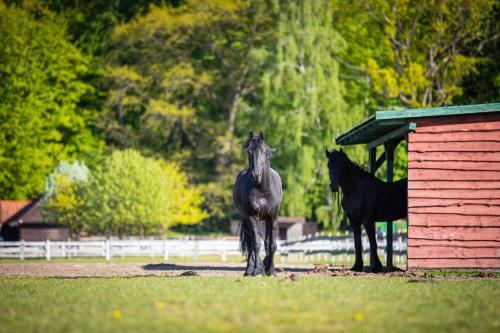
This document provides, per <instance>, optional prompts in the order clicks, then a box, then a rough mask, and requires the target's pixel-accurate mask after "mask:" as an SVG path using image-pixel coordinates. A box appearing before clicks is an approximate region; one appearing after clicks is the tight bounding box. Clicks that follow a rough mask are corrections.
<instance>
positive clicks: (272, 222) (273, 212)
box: [233, 132, 282, 275]
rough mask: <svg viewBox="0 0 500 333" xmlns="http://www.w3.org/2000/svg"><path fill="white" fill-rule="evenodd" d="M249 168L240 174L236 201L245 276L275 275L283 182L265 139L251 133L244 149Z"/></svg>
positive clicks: (261, 135) (235, 189)
mask: <svg viewBox="0 0 500 333" xmlns="http://www.w3.org/2000/svg"><path fill="white" fill-rule="evenodd" d="M244 148H245V150H246V151H247V153H248V164H249V167H248V168H247V169H245V170H242V171H240V173H239V174H238V176H237V177H236V183H235V184H234V187H233V201H234V204H235V206H236V209H237V210H238V212H239V214H240V217H241V227H240V247H241V250H242V252H243V254H244V255H246V256H247V268H246V271H245V275H264V273H265V274H267V275H274V260H273V258H274V253H275V252H276V248H277V244H276V236H277V234H278V212H279V208H280V204H281V198H282V190H281V178H280V176H279V175H278V173H277V172H276V171H274V170H273V169H271V166H270V164H269V159H270V157H271V153H272V151H271V149H269V147H268V146H267V145H266V144H265V143H264V135H263V134H262V132H260V134H259V135H254V134H253V132H250V135H249V137H248V141H247V142H246V143H245V145H244ZM261 221H265V225H266V232H265V240H264V246H265V250H266V257H265V258H264V263H262V261H261V260H260V257H259V251H260V244H261V238H263V233H262V230H261V227H260V222H261Z"/></svg>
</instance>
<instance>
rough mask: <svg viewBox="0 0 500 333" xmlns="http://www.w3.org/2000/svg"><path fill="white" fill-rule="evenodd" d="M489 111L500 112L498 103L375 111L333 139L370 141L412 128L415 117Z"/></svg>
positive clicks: (339, 141)
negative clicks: (411, 123) (411, 124)
mask: <svg viewBox="0 0 500 333" xmlns="http://www.w3.org/2000/svg"><path fill="white" fill-rule="evenodd" d="M489 112H500V103H490V104H475V105H462V106H446V107H436V108H422V109H402V110H385V111H377V112H375V114H374V115H372V116H371V117H369V118H367V119H366V120H364V121H363V122H361V123H360V124H358V125H356V126H354V127H353V128H351V129H350V130H348V131H347V132H345V133H343V134H341V135H339V136H338V137H337V138H336V139H335V143H336V144H338V145H341V146H348V145H355V144H361V143H370V142H373V141H375V140H377V139H379V138H381V137H383V136H386V135H390V133H392V132H397V131H398V129H402V127H403V126H407V130H412V129H413V130H414V129H415V128H412V127H414V125H413V126H410V125H408V124H409V123H410V121H411V120H412V119H415V118H422V117H442V116H457V115H465V114H479V113H489ZM403 130H404V129H403Z"/></svg>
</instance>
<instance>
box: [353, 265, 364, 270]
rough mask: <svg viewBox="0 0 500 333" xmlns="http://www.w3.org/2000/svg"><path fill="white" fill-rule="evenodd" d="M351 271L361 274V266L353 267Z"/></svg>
mask: <svg viewBox="0 0 500 333" xmlns="http://www.w3.org/2000/svg"><path fill="white" fill-rule="evenodd" d="M351 271H353V272H362V271H363V265H361V266H357V265H354V266H352V267H351Z"/></svg>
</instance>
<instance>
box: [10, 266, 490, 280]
mask: <svg viewBox="0 0 500 333" xmlns="http://www.w3.org/2000/svg"><path fill="white" fill-rule="evenodd" d="M276 267H277V269H276V275H277V276H278V277H280V278H291V279H298V278H300V277H307V276H313V277H335V276H378V277H410V278H417V279H419V281H420V280H421V279H434V278H436V277H437V278H443V277H446V278H452V279H453V278H494V279H498V277H499V275H498V274H495V273H491V272H477V273H475V274H473V275H468V276H462V275H454V274H453V273H452V274H447V275H446V276H440V275H439V276H433V275H432V274H428V273H426V272H421V271H401V270H399V271H396V272H392V273H382V274H372V273H369V272H368V267H365V272H361V273H358V272H351V271H349V270H348V267H346V266H335V267H332V266H327V265H312V264H302V265H291V264H281V265H277V266H276ZM244 271H245V264H244V263H230V262H226V263H222V262H186V263H182V262H180V263H172V264H168V263H164V264H146V263H143V264H141V263H59V262H51V263H48V262H42V263H1V264H0V276H40V277H133V276H189V275H198V276H235V277H238V276H243V273H244Z"/></svg>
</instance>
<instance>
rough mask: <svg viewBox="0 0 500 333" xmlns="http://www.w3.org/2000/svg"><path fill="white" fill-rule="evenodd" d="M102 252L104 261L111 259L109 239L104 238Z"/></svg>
mask: <svg viewBox="0 0 500 333" xmlns="http://www.w3.org/2000/svg"><path fill="white" fill-rule="evenodd" d="M104 252H105V256H106V261H109V260H111V245H110V240H109V239H106V240H105V241H104Z"/></svg>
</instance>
